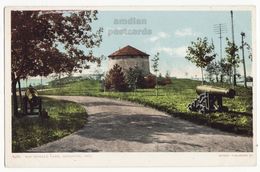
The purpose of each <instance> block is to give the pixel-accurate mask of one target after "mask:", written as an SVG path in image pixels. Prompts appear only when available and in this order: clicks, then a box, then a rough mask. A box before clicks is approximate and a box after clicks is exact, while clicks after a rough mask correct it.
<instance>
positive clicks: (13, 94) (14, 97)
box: [12, 73, 18, 116]
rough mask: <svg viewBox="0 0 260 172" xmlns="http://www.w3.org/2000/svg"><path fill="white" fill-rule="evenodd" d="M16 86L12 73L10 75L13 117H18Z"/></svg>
mask: <svg viewBox="0 0 260 172" xmlns="http://www.w3.org/2000/svg"><path fill="white" fill-rule="evenodd" d="M16 84H17V80H16V79H15V75H14V73H12V98H13V100H12V101H13V115H14V116H18V103H17V95H16Z"/></svg>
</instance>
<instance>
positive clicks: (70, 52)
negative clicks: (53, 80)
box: [11, 10, 103, 114]
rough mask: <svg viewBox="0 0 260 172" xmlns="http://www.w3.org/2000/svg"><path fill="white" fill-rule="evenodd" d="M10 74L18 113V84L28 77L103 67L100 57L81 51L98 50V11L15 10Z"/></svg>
mask: <svg viewBox="0 0 260 172" xmlns="http://www.w3.org/2000/svg"><path fill="white" fill-rule="evenodd" d="M11 18H12V20H11V56H12V58H11V72H12V78H11V79H12V94H13V101H14V102H13V105H14V106H13V107H14V114H17V109H18V107H17V97H16V84H17V82H18V83H19V81H20V79H25V78H27V77H28V76H38V75H40V76H48V75H49V74H51V73H70V72H72V71H76V70H78V71H82V69H84V68H88V67H89V64H88V63H87V62H97V63H98V64H100V61H101V57H97V56H94V54H93V52H92V51H91V50H90V51H89V52H85V51H83V50H82V49H80V48H79V47H80V46H84V47H86V48H89V49H93V48H95V47H99V46H100V44H101V41H102V35H101V33H102V32H103V29H102V28H98V29H97V30H96V32H95V31H94V30H93V29H92V27H91V24H92V23H93V21H95V20H97V11H96V10H94V11H67V12H66V14H65V13H63V12H61V11H37V10H36V11H12V12H11Z"/></svg>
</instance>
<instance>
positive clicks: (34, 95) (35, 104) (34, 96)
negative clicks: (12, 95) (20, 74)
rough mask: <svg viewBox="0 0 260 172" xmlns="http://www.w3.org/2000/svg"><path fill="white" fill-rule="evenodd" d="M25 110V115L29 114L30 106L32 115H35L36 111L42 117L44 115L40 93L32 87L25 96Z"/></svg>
mask: <svg viewBox="0 0 260 172" xmlns="http://www.w3.org/2000/svg"><path fill="white" fill-rule="evenodd" d="M23 104H24V107H23V110H24V114H28V105H29V108H30V114H32V115H33V114H34V110H37V114H39V115H41V113H42V100H41V98H40V97H39V93H38V91H37V90H36V89H35V88H33V87H32V86H31V85H30V86H29V88H28V89H27V90H26V91H25V96H24V98H23Z"/></svg>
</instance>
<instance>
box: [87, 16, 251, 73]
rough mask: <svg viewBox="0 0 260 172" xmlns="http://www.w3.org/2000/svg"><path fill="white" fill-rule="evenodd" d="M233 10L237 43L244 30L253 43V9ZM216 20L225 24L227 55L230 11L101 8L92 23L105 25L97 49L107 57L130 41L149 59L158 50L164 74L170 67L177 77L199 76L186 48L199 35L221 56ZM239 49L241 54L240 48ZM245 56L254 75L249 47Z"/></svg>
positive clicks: (98, 25)
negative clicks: (148, 56) (215, 27)
mask: <svg viewBox="0 0 260 172" xmlns="http://www.w3.org/2000/svg"><path fill="white" fill-rule="evenodd" d="M233 14H234V36H235V43H236V44H237V45H239V46H240V45H241V35H240V33H241V32H245V34H246V37H245V41H246V42H248V43H249V45H252V36H251V34H252V33H251V13H250V11H234V12H233ZM216 24H223V25H225V26H226V29H225V32H224V33H223V39H222V47H223V49H222V57H224V56H225V50H224V47H225V46H226V40H225V38H226V37H228V38H229V39H230V40H231V39H232V34H231V15H230V11H99V14H98V20H97V21H96V22H95V23H94V25H93V26H94V28H95V27H103V28H104V33H103V42H102V44H101V46H100V48H98V49H95V50H94V53H96V54H98V55H101V54H103V55H105V56H106V57H107V56H108V55H109V54H111V53H113V52H114V51H116V50H118V49H119V48H123V47H124V46H126V45H131V46H133V47H135V48H137V49H139V50H141V51H144V52H146V53H148V54H150V59H151V58H152V57H153V56H154V55H155V54H156V52H159V53H160V61H159V70H160V72H161V73H162V74H165V72H166V71H169V72H170V73H171V76H176V77H195V75H197V76H198V77H200V75H201V74H200V69H198V68H196V67H195V65H194V64H192V63H190V62H189V61H188V60H187V59H185V55H186V49H187V47H188V46H189V45H190V43H191V41H195V40H196V38H197V37H202V38H203V37H207V38H208V39H209V42H210V43H211V42H212V40H213V43H214V45H215V52H216V53H217V54H218V56H217V59H220V57H219V54H220V45H219V44H220V39H219V35H218V34H216V33H215V32H214V29H213V28H214V25H216ZM134 31H136V32H135V33H134ZM239 53H240V55H241V50H240V52H239ZM245 58H246V68H247V73H248V75H251V69H252V68H251V65H252V64H251V60H249V59H248V52H247V51H245ZM107 61H108V59H106V60H105V61H104V62H103V63H102V67H101V69H100V70H101V71H106V70H107V67H108V63H107ZM150 65H151V64H150ZM240 66H241V67H240V68H239V69H238V71H239V72H240V73H241V74H243V73H242V71H243V68H242V64H241V65H240ZM92 70H95V69H94V68H93V69H92ZM88 72H90V73H91V72H92V71H91V70H89V71H86V73H88Z"/></svg>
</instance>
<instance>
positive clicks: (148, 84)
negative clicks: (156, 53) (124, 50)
mask: <svg viewBox="0 0 260 172" xmlns="http://www.w3.org/2000/svg"><path fill="white" fill-rule="evenodd" d="M144 80H145V88H154V87H155V85H156V76H154V75H152V74H149V75H147V76H146V77H144Z"/></svg>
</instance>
